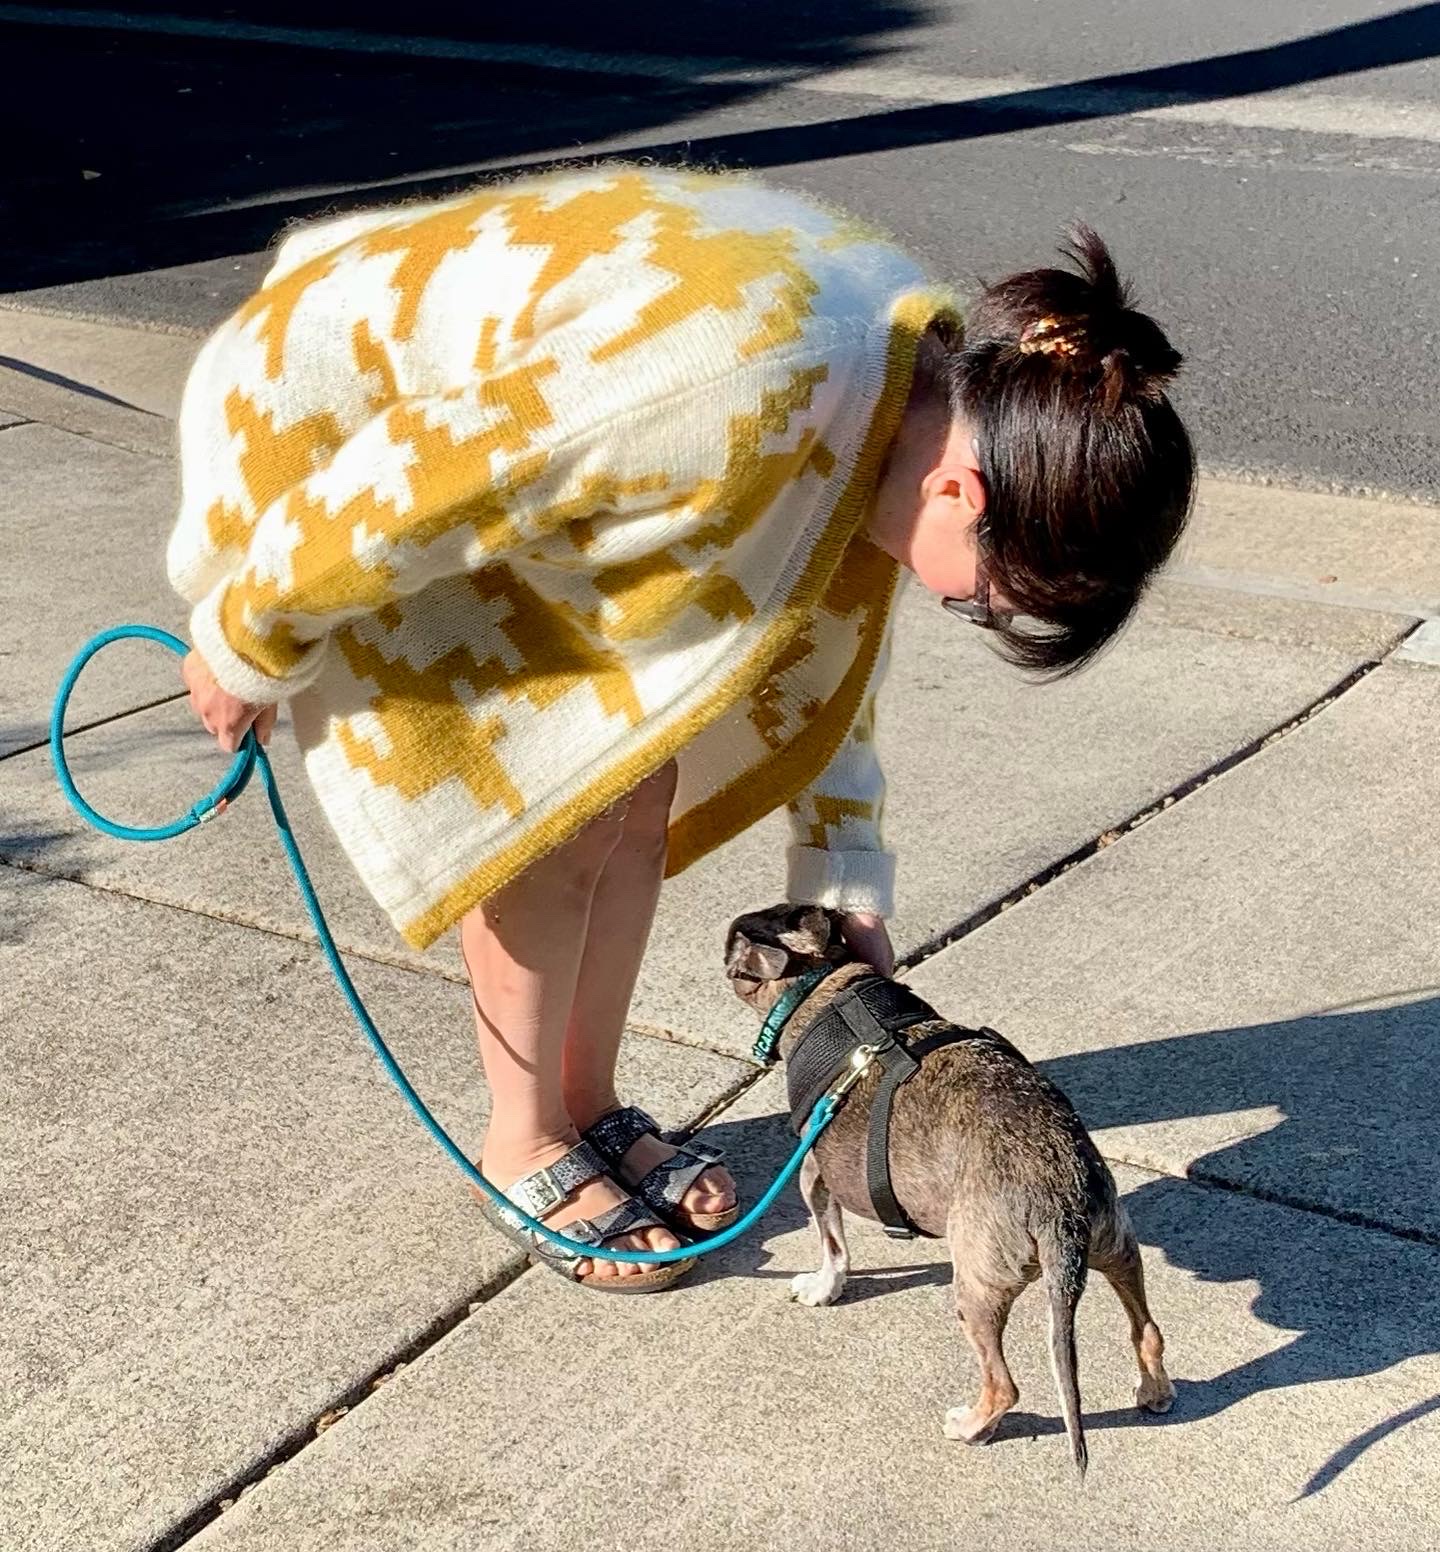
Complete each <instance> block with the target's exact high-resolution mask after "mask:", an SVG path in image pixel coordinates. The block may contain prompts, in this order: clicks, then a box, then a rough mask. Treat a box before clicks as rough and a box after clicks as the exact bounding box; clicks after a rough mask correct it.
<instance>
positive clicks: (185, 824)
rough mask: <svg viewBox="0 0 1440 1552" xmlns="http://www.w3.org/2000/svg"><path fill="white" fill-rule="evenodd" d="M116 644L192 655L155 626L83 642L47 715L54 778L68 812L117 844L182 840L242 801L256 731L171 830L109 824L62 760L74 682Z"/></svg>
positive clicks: (251, 767)
mask: <svg viewBox="0 0 1440 1552" xmlns="http://www.w3.org/2000/svg"><path fill="white" fill-rule="evenodd" d="M117 641H154V642H158V643H159V645H160V646H162V647H166V648H168V649H169V650H170V651H171V652H173V653H175V654H176V655H177V656H178V657H184V656H185V654H186V653H187V652H188V651H189V650H190V649H189V647H187V646H186V645H185V643H184V642H183V641H181V640H180V638H179V637H178V636H172V635H171V634H170V632H169V631H163V630H159V629H157V628H156V627H155V626H153V625H117V626H115V627H114V628H113V629H112V630H107V631H102V632H101V633H100V634H99V635H98V636H96V637H94V638H93V639H92V640H91V641H88V642H86V644H85V646H84V647H83V648H81V650H80V652H79V653H78V654H77V655H76V657H75V661H74V662H73V663H71V665H70V667H69V669H68V670H67V671H66V674H65V677H64V679H63V680H62V681H61V683H60V689H59V691H58V693H57V694H56V696H55V705H54V707H53V708H52V709H51V712H50V759H51V762H52V763H53V764H54V766H55V777H56V779H57V780H58V781H59V783H60V790H61V791H62V792H63V793H64V794H65V796H66V798H67V799H68V800H69V802H70V806H71V807H72V808H73V809H75V811H76V812H77V813H78V814H79V815H80V816H81V818H83V819H84V820H85V821H86V822H87V823H88V824H91V825H93V826H94V827H95V828H96V829H97V830H99V831H100V832H101V833H102V834H104V835H110V836H114V837H115V839H116V840H120V841H169V840H173V839H174V837H175V836H177V835H184V834H185V832H186V831H187V830H193V829H194V828H195V826H196V825H199V824H204V823H205V821H206V820H207V819H213V818H215V817H216V815H217V814H222V813H224V811H225V810H226V808H228V807H229V805H230V804H231V803H232V802H233V801H234V800H235V799H236V798H238V797H239V796H240V794H241V793H242V792H243V791H244V790H245V788H246V786H248V785H249V782H250V777H251V776H252V775H253V774H254V771H255V759H256V756H257V755H258V753H259V750H260V745H259V743H258V742H257V741H256V738H255V733H254V730H253V729H252V730H251V731H250V732H247V733H246V735H245V740H244V742H243V743H242V744H241V745H240V752H239V753H238V754H237V755H236V756H235V759H234V760H233V762H232V763H231V766H230V769H229V770H228V771H226V773H225V775H224V776H223V777H221V779H220V783H219V785H218V786H217V787H216V788H215V790H214V791H213V792H210V793H208V794H207V795H206V796H205V797H203V798H201V799H200V801H199V802H198V803H192V804H191V805H190V807H189V809H187V810H186V812H185V813H183V814H182V815H181V816H180V817H179V818H178V819H174V820H172V821H171V822H170V823H169V824H162V825H127V824H120V823H118V822H117V821H115V820H113V819H107V818H106V817H105V815H104V814H102V813H100V812H99V811H98V810H97V809H95V808H92V807H91V805H90V804H89V803H87V802H86V801H85V799H84V797H82V796H81V793H80V789H79V788H78V787H77V786H76V785H75V778H74V776H73V775H72V774H71V771H70V764H69V761H68V760H66V758H65V713H66V711H67V710H68V709H69V705H70V697H71V696H72V695H73V694H74V693H75V685H76V682H77V681H78V680H79V678H80V675H81V674H82V673H83V672H84V671H85V668H86V665H87V664H88V663H89V662H90V659H91V658H92V657H94V656H95V654H96V653H97V652H100V651H102V650H103V649H104V648H105V647H108V646H111V645H112V644H113V643H115V642H117Z"/></svg>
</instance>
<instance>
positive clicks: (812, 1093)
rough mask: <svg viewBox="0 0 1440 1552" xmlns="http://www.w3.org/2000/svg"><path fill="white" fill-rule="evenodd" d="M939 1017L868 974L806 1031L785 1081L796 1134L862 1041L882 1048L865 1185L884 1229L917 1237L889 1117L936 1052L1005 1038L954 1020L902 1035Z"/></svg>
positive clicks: (895, 985)
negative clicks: (894, 1165) (898, 1186)
mask: <svg viewBox="0 0 1440 1552" xmlns="http://www.w3.org/2000/svg"><path fill="white" fill-rule="evenodd" d="M937 1019H938V1015H937V1014H936V1012H935V1010H934V1009H933V1008H932V1007H930V1005H929V1004H928V1003H926V1002H923V1001H922V1000H921V999H920V998H919V997H917V996H916V994H915V993H914V992H913V991H911V990H910V988H909V987H908V986H905V985H903V984H902V983H901V982H899V981H892V980H889V979H887V978H885V977H883V976H879V975H867V976H862V977H861V978H860V979H858V980H855V981H852V982H851V983H850V984H849V985H848V986H846V987H845V988H844V989H843V990H842V991H841V992H840V993H839V995H838V996H837V997H836V998H835V1000H834V1001H833V1002H832V1003H831V1004H830V1006H829V1007H828V1008H826V1009H825V1010H824V1011H823V1012H822V1013H820V1015H819V1016H818V1017H817V1018H816V1019H815V1022H814V1023H813V1024H812V1025H811V1026H810V1027H809V1028H808V1029H807V1030H806V1031H805V1033H804V1035H803V1036H802V1037H801V1039H800V1042H799V1044H798V1045H797V1046H796V1048H795V1049H794V1050H793V1051H792V1052H791V1053H790V1058H789V1061H788V1063H787V1070H786V1080H787V1087H788V1090H789V1099H790V1127H791V1130H792V1131H794V1132H795V1133H796V1134H797V1135H798V1134H799V1132H800V1131H801V1129H802V1128H803V1127H804V1124H805V1118H806V1117H807V1116H808V1115H809V1114H810V1112H811V1111H812V1110H813V1109H814V1107H815V1104H816V1102H817V1101H818V1100H819V1099H820V1098H821V1097H822V1096H823V1095H824V1094H825V1093H827V1092H828V1091H829V1089H830V1088H831V1086H832V1085H833V1084H834V1082H835V1079H836V1077H837V1076H838V1075H839V1074H840V1072H841V1071H842V1070H843V1069H844V1068H845V1067H846V1066H847V1065H848V1064H849V1061H850V1056H851V1053H852V1052H854V1051H855V1050H856V1049H857V1048H858V1047H860V1046H874V1047H875V1048H876V1052H875V1061H876V1063H877V1064H878V1065H879V1067H880V1082H879V1085H878V1086H877V1088H876V1090H875V1097H874V1099H873V1100H872V1101H871V1104H870V1116H869V1120H868V1123H867V1126H866V1133H865V1187H866V1190H867V1191H868V1192H869V1195H870V1205H871V1208H872V1210H873V1211H874V1213H875V1216H876V1217H877V1218H878V1219H879V1220H880V1222H881V1224H883V1225H884V1228H885V1232H886V1233H887V1234H889V1235H892V1236H893V1237H895V1238H897V1239H913V1238H914V1237H915V1236H916V1235H917V1234H918V1233H920V1232H921V1231H920V1230H919V1229H917V1228H916V1227H915V1225H914V1224H913V1223H912V1222H911V1221H910V1219H909V1217H908V1216H907V1215H906V1212H905V1209H904V1208H903V1207H902V1206H901V1205H900V1201H899V1198H898V1197H897V1196H896V1195H895V1188H894V1186H893V1184H892V1183H891V1179H890V1114H891V1110H892V1109H893V1107H894V1104H895V1095H896V1093H897V1091H898V1090H899V1088H900V1085H901V1084H902V1083H904V1082H906V1081H907V1080H908V1079H910V1078H913V1077H914V1076H915V1074H916V1073H917V1072H919V1070H920V1063H921V1061H923V1060H924V1058H925V1057H926V1056H927V1055H929V1053H930V1052H931V1051H935V1050H939V1049H940V1047H941V1046H946V1045H953V1044H954V1043H955V1042H956V1041H959V1040H972V1039H985V1038H990V1039H999V1038H1000V1037H999V1036H997V1035H996V1034H995V1032H994V1031H993V1030H990V1029H979V1030H976V1029H962V1028H958V1027H956V1026H954V1025H951V1026H949V1027H947V1028H944V1029H941V1030H940V1031H938V1032H937V1033H935V1034H933V1035H928V1036H926V1037H925V1038H924V1039H922V1040H916V1041H913V1042H907V1041H906V1040H905V1039H904V1038H903V1032H904V1031H905V1030H906V1029H909V1028H910V1027H911V1026H913V1025H915V1024H924V1023H932V1022H935V1021H936V1020H937Z"/></svg>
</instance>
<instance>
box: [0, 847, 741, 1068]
mask: <svg viewBox="0 0 1440 1552" xmlns="http://www.w3.org/2000/svg"><path fill="white" fill-rule="evenodd" d="M0 868H9V869H10V870H11V871H12V872H15V873H28V874H29V875H30V876H31V877H33V878H44V879H49V880H50V881H51V882H52V883H57V884H73V885H74V886H75V887H76V888H77V889H93V890H94V891H95V892H96V893H97V894H103V895H112V896H114V897H115V898H116V899H118V900H133V901H134V902H135V903H136V904H137V905H151V906H155V907H156V908H157V909H158V910H162V911H175V912H177V913H178V914H180V915H182V916H198V917H200V918H201V919H202V920H203V921H213V922H219V923H221V924H222V925H223V926H226V927H238V928H240V929H241V930H242V931H244V932H257V933H260V934H261V935H262V936H264V937H271V938H278V939H279V940H280V941H281V942H284V943H298V944H300V945H301V946H302V947H305V948H310V949H314V950H315V951H316V953H317V954H318V953H319V952H320V943H319V940H318V939H317V938H316V937H315V934H314V933H313V932H310V931H306V930H304V929H300V928H293V929H292V928H287V927H277V926H271V925H269V924H267V923H265V922H259V921H253V920H251V919H249V918H247V917H244V916H239V915H233V914H231V913H229V912H226V911H222V910H220V909H219V908H216V907H211V908H207V909H200V908H199V907H197V906H193V905H181V904H179V903H178V902H177V901H174V900H159V899H156V898H155V897H154V896H153V895H145V894H138V893H136V892H135V891H134V890H133V889H124V888H121V887H119V886H118V885H115V884H106V883H101V882H99V881H98V880H96V879H91V878H79V877H77V876H76V875H75V874H73V873H63V872H59V871H57V870H56V869H54V868H47V867H41V866H39V865H38V864H36V863H34V862H30V861H27V860H25V859H24V858H21V857H6V856H0ZM338 946H339V949H340V952H341V954H342V956H343V957H344V958H345V959H346V960H360V961H361V962H362V963H364V964H367V965H378V966H380V967H381V968H382V969H386V970H403V971H406V972H408V973H409V974H411V975H421V976H429V977H431V978H433V979H434V980H437V981H445V982H447V983H448V984H449V985H451V986H462V987H463V986H466V985H468V984H469V983H468V981H467V979H466V977H465V975H464V973H463V972H461V971H458V970H445V969H442V968H441V967H440V966H439V965H427V964H415V963H414V962H413V961H410V960H406V959H402V958H399V957H398V956H397V957H395V958H389V957H387V956H386V955H385V954H384V953H382V952H379V951H377V950H373V949H364V948H356V947H354V946H350V945H347V944H344V943H341V944H339V945H338ZM625 1031H626V1033H627V1034H631V1035H635V1036H637V1037H638V1038H639V1039H642V1040H655V1041H658V1042H660V1043H661V1044H665V1045H676V1046H681V1047H683V1048H684V1049H686V1050H690V1051H701V1052H703V1053H704V1054H705V1055H707V1056H720V1057H723V1058H725V1060H727V1061H731V1062H735V1063H737V1064H739V1065H740V1066H742V1067H743V1066H746V1065H748V1064H747V1062H746V1059H745V1057H744V1056H739V1055H737V1054H736V1053H735V1052H734V1051H733V1050H728V1049H726V1048H725V1047H724V1046H718V1045H711V1044H709V1043H708V1042H707V1041H704V1040H701V1039H699V1038H698V1037H696V1036H693V1035H690V1034H687V1033H686V1032H685V1031H683V1030H674V1029H667V1028H666V1027H665V1026H664V1025H660V1024H644V1023H636V1022H633V1021H631V1020H627V1021H626V1024H625ZM758 1070H759V1071H761V1072H763V1071H764V1070H765V1069H763V1068H761V1069H758Z"/></svg>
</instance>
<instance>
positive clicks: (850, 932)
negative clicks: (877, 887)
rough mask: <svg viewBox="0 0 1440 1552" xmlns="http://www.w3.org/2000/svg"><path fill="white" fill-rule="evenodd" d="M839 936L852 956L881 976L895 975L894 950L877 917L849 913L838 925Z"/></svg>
mask: <svg viewBox="0 0 1440 1552" xmlns="http://www.w3.org/2000/svg"><path fill="white" fill-rule="evenodd" d="M840 933H841V936H842V937H843V938H844V939H845V942H846V944H847V946H848V947H849V949H850V952H851V953H852V954H855V955H857V956H858V957H859V958H861V959H863V960H864V961H865V963H866V964H868V965H872V966H873V967H874V968H875V969H876V970H878V971H879V972H880V974H881V975H893V974H894V973H895V950H894V948H893V947H892V946H891V943H890V933H889V931H888V930H887V929H886V926H885V923H884V922H883V921H881V919H880V918H879V917H878V916H871V915H870V914H869V913H868V912H865V911H851V912H849V913H848V914H847V915H846V916H845V919H844V920H843V921H842V922H841V924H840Z"/></svg>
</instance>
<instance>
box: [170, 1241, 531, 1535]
mask: <svg viewBox="0 0 1440 1552" xmlns="http://www.w3.org/2000/svg"><path fill="white" fill-rule="evenodd" d="M528 1266H529V1263H528V1261H526V1260H525V1258H524V1257H523V1256H522V1257H519V1258H518V1259H517V1260H516V1261H515V1262H513V1263H512V1264H510V1265H508V1266H505V1267H502V1268H501V1269H500V1270H499V1271H498V1272H496V1273H495V1274H494V1275H493V1276H491V1277H490V1278H488V1279H487V1280H486V1281H485V1282H483V1283H482V1284H481V1285H480V1286H479V1288H477V1289H476V1290H475V1291H474V1292H473V1293H470V1294H468V1295H466V1297H465V1298H463V1299H461V1300H459V1301H458V1302H457V1303H456V1304H454V1305H453V1306H452V1307H451V1308H450V1309H448V1310H445V1311H444V1312H442V1313H441V1314H440V1315H437V1316H436V1317H435V1319H434V1320H432V1321H431V1322H430V1323H429V1325H427V1326H426V1327H425V1328H424V1329H423V1330H422V1331H421V1332H420V1333H419V1334H418V1335H417V1336H415V1337H413V1338H412V1339H411V1340H410V1341H409V1342H407V1343H405V1344H404V1346H402V1347H398V1348H396V1349H395V1350H394V1351H392V1352H391V1353H389V1354H387V1355H386V1357H385V1358H384V1359H383V1360H382V1361H381V1362H380V1363H379V1364H377V1365H376V1366H375V1367H374V1368H373V1369H371V1370H370V1371H369V1372H368V1373H367V1374H366V1375H365V1376H364V1378H363V1379H361V1380H358V1381H357V1382H356V1383H355V1384H354V1385H352V1386H350V1387H349V1389H347V1390H344V1391H341V1392H340V1393H339V1394H338V1395H337V1396H334V1397H333V1398H332V1399H331V1400H330V1401H329V1402H328V1403H327V1404H326V1405H325V1406H324V1407H322V1408H321V1410H320V1411H319V1412H317V1413H316V1414H315V1415H314V1416H313V1417H311V1418H309V1419H308V1420H307V1421H306V1422H304V1423H303V1424H300V1425H299V1426H297V1427H295V1428H293V1429H292V1430H291V1431H290V1432H289V1433H288V1434H286V1435H285V1437H284V1438H283V1439H281V1440H280V1442H279V1443H278V1444H277V1445H276V1446H275V1447H274V1448H273V1449H272V1450H270V1451H269V1452H268V1453H267V1454H265V1455H263V1456H261V1458H260V1459H259V1460H257V1461H255V1462H253V1463H252V1464H251V1465H250V1466H248V1467H247V1468H246V1469H245V1470H243V1471H240V1472H237V1473H236V1474H235V1475H234V1476H232V1477H231V1478H230V1480H229V1481H227V1482H226V1483H225V1485H224V1486H223V1487H221V1488H219V1489H218V1490H217V1491H216V1492H214V1493H212V1494H211V1496H210V1497H209V1498H207V1499H206V1500H205V1502H204V1503H203V1504H201V1505H200V1506H199V1507H198V1508H196V1509H193V1510H191V1512H190V1513H189V1514H187V1515H186V1516H185V1518H184V1519H182V1520H180V1521H178V1522H177V1523H176V1524H174V1525H172V1526H171V1527H170V1529H169V1530H167V1531H166V1532H165V1533H164V1534H163V1535H162V1536H160V1537H159V1538H158V1539H157V1540H155V1541H152V1542H151V1543H150V1544H149V1546H148V1547H146V1548H145V1552H176V1549H177V1548H179V1547H181V1546H183V1545H184V1544H185V1543H186V1542H187V1541H190V1540H192V1539H193V1538H194V1537H195V1536H198V1535H199V1534H200V1532H201V1531H202V1530H204V1529H205V1528H206V1527H207V1526H208V1525H211V1524H213V1523H214V1522H215V1521H216V1520H218V1519H219V1518H220V1516H221V1515H222V1514H224V1512H225V1511H226V1510H227V1509H230V1508H233V1507H234V1505H235V1504H236V1503H237V1502H238V1501H239V1500H240V1499H241V1498H242V1497H243V1496H244V1495H245V1494H246V1493H247V1492H249V1491H250V1489H251V1488H253V1487H255V1486H257V1485H258V1484H259V1483H260V1482H262V1481H264V1479H265V1478H266V1477H267V1476H269V1475H270V1473H271V1472H272V1471H276V1470H278V1469H279V1468H280V1467H281V1466H284V1465H286V1464H288V1463H289V1462H290V1461H292V1460H294V1459H295V1457H296V1456H297V1455H300V1454H301V1453H302V1452H303V1451H305V1450H306V1449H308V1448H309V1447H310V1445H312V1444H313V1443H314V1442H315V1440H316V1439H318V1438H319V1437H320V1435H321V1434H322V1433H325V1432H326V1431H327V1430H328V1429H329V1428H330V1427H331V1426H333V1425H334V1424H335V1423H337V1422H339V1421H340V1420H341V1419H342V1418H344V1417H347V1416H349V1415H350V1414H351V1413H352V1412H355V1411H357V1410H358V1409H359V1408H360V1407H361V1406H363V1405H364V1403H365V1402H366V1401H368V1400H369V1399H370V1397H371V1396H373V1395H374V1394H375V1392H376V1391H377V1390H380V1389H381V1388H383V1386H384V1385H385V1383H386V1382H387V1381H388V1380H389V1379H390V1378H391V1376H392V1375H393V1374H394V1373H395V1372H396V1370H398V1369H402V1368H404V1367H405V1365H406V1364H408V1363H411V1362H413V1361H414V1360H415V1359H416V1358H418V1357H420V1356H421V1355H422V1354H423V1353H425V1352H427V1351H428V1350H429V1349H430V1348H432V1347H434V1346H435V1345H436V1343H438V1342H439V1341H441V1340H442V1339H443V1338H444V1337H447V1336H449V1334H450V1333H451V1332H452V1331H454V1330H455V1328H456V1327H457V1326H459V1325H460V1324H461V1323H462V1322H463V1321H466V1320H468V1319H469V1318H470V1316H471V1315H472V1314H474V1312H475V1308H476V1306H477V1305H480V1304H487V1303H489V1302H490V1300H491V1299H493V1298H494V1297H495V1296H496V1295H497V1294H500V1293H503V1292H504V1291H505V1289H506V1288H508V1287H509V1286H510V1285H511V1284H512V1283H513V1282H515V1281H516V1280H517V1279H518V1278H519V1277H521V1276H522V1275H523V1274H524V1273H525V1271H526V1270H527V1269H528Z"/></svg>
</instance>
